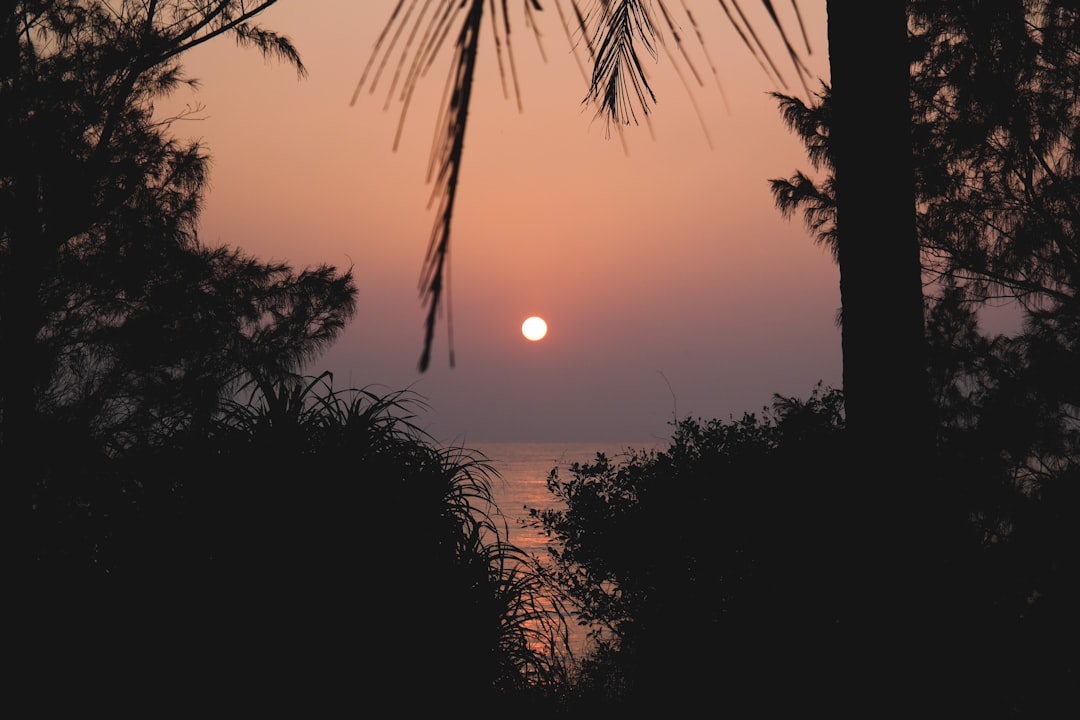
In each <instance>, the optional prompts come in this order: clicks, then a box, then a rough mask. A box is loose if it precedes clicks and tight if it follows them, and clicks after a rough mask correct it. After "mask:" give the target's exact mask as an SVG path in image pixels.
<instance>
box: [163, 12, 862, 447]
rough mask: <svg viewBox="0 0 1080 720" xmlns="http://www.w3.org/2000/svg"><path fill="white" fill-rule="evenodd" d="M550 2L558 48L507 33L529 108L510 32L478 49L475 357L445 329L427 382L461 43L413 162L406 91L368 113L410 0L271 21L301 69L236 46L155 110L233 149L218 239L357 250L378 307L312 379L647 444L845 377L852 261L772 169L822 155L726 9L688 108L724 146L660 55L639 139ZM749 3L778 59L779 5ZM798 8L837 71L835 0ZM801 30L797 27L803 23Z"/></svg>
mask: <svg viewBox="0 0 1080 720" xmlns="http://www.w3.org/2000/svg"><path fill="white" fill-rule="evenodd" d="M542 4H543V5H544V7H545V11H544V12H543V13H540V14H539V16H538V17H539V20H540V27H541V31H542V32H543V35H544V39H543V47H544V51H545V52H546V55H547V62H546V63H545V62H544V61H543V60H542V59H541V55H540V53H539V51H538V50H537V47H536V43H535V42H534V41H533V38H532V35H531V33H530V32H528V31H527V30H526V28H525V27H524V25H523V24H522V23H518V24H517V26H516V32H515V33H514V34H513V36H512V37H513V41H514V43H515V47H514V50H515V57H516V61H517V69H518V74H519V79H520V85H521V92H522V96H523V98H522V99H523V104H524V110H523V112H520V113H519V112H518V110H517V107H516V104H515V103H514V101H513V99H509V100H508V99H505V98H504V97H503V94H502V90H501V88H500V85H499V79H498V68H497V64H496V62H495V60H496V59H495V56H494V54H493V53H492V52H491V51H492V49H493V48H492V45H491V42H490V37H485V39H484V40H485V42H484V44H483V45H482V47H481V53H482V57H481V68H480V76H479V78H478V87H477V88H476V90H475V91H474V104H473V108H472V112H471V114H470V120H469V128H468V135H467V137H466V149H465V158H464V162H463V169H462V179H461V185H460V188H459V196H458V203H457V210H456V214H455V218H454V226H453V231H452V240H451V241H452V253H451V303H452V310H453V321H454V349H455V352H456V359H457V364H456V367H454V368H452V369H451V368H450V367H449V365H448V360H447V338H446V325H445V323H442V324H441V325H440V331H439V333H438V340H437V344H436V347H435V351H434V353H433V358H432V367H431V369H429V370H428V372H427V373H425V374H423V375H421V374H420V373H419V372H418V371H417V360H418V358H419V356H420V351H421V347H422V339H423V320H424V308H423V307H422V305H421V303H420V299H419V296H418V287H417V283H418V280H419V274H420V269H421V263H422V260H423V257H424V253H425V250H426V246H427V241H428V237H429V234H430V231H431V227H432V223H433V221H434V211H433V210H432V209H429V208H428V202H427V201H428V197H429V195H430V193H431V187H430V185H428V184H427V183H426V169H427V160H428V152H429V150H430V147H431V142H432V134H433V132H434V129H435V120H436V114H437V111H438V109H439V105H440V102H441V100H440V98H441V94H442V90H443V86H444V81H445V68H446V64H447V61H448V56H447V55H445V54H444V57H443V58H442V60H443V62H442V63H441V64H440V65H439V66H438V67H437V68H436V69H434V70H433V72H432V74H431V75H430V76H429V77H427V78H426V79H425V80H424V82H423V83H422V90H423V91H422V92H421V93H419V94H418V96H417V97H416V98H415V99H414V100H413V103H412V105H411V107H410V110H409V115H408V117H407V119H406V125H405V132H404V136H403V139H402V145H401V147H400V149H399V150H398V151H397V152H394V151H393V149H392V144H393V138H394V133H395V128H396V125H397V122H398V117H399V112H400V107H401V106H400V104H399V103H392V104H391V106H390V108H389V109H388V110H386V109H384V101H385V95H386V90H387V88H388V87H389V85H388V84H386V83H383V84H381V85H380V86H379V88H378V89H377V90H376V93H375V94H373V95H367V94H365V95H363V96H362V97H361V100H360V102H359V103H358V104H357V105H356V106H354V107H350V105H349V100H350V99H351V97H352V94H353V90H354V88H355V86H356V83H357V81H358V80H359V79H360V76H361V73H362V71H363V68H364V65H365V63H366V61H367V59H368V56H369V54H370V53H371V50H372V48H373V45H374V42H375V40H376V38H377V36H378V34H379V32H380V30H381V29H382V27H383V25H384V24H385V22H386V19H387V18H388V17H389V14H390V11H391V10H392V8H393V6H394V0H385V1H382V0H380V1H375V0H371V1H367V0H365V2H356V1H355V0H319V2H300V0H281V2H280V3H279V4H278V5H276V6H274V7H273V8H271V9H270V10H269V11H267V12H266V13H265V14H264V15H262V16H261V23H262V24H263V25H265V26H267V27H269V28H271V29H273V30H275V31H277V32H280V33H282V34H284V35H287V36H289V37H290V38H291V39H292V40H293V42H294V43H295V44H296V46H297V48H298V49H299V51H300V54H301V56H302V58H303V61H304V63H305V64H306V66H307V67H308V70H309V76H308V77H307V78H306V79H303V80H298V79H297V78H296V75H295V73H293V72H292V71H291V70H290V69H289V68H288V67H287V66H284V65H280V64H277V63H273V62H271V63H266V62H264V61H263V59H262V58H261V56H260V55H259V54H258V53H257V52H256V51H254V50H245V49H241V48H237V47H236V46H235V45H234V44H233V43H232V42H231V41H229V40H218V41H215V42H213V43H209V44H208V45H206V46H203V47H201V48H199V49H197V50H195V51H193V52H191V53H190V54H189V55H188V56H187V57H186V58H185V62H184V65H185V68H186V70H187V73H188V74H189V75H190V76H193V77H196V78H199V79H200V80H201V82H202V85H201V88H200V90H199V91H198V93H197V94H196V95H194V96H191V95H189V94H187V93H184V94H181V95H178V96H177V97H175V98H173V101H172V103H168V104H166V103H162V104H161V106H162V108H165V106H166V105H170V106H171V105H173V104H179V105H183V104H184V103H190V102H198V103H201V104H202V105H203V106H204V108H205V109H204V110H203V112H202V113H201V117H203V119H202V120H200V121H197V122H183V123H179V124H177V125H175V126H174V131H175V133H176V134H177V135H178V136H180V137H184V138H187V137H194V138H201V139H202V140H203V141H204V143H205V144H206V147H207V149H208V151H209V153H210V155H211V157H212V158H213V166H212V174H211V187H210V190H209V193H208V196H207V199H206V205H205V211H204V213H203V217H202V224H201V234H202V238H203V240H204V241H205V242H206V243H208V244H211V245H217V244H227V245H232V246H238V247H241V248H243V249H244V250H246V251H248V252H250V253H252V254H254V255H256V256H258V257H260V258H262V259H266V260H271V259H273V260H284V261H287V262H290V263H292V264H293V265H295V266H298V267H302V266H304V265H315V264H318V263H323V262H325V263H330V264H335V265H338V266H348V265H350V264H351V265H352V266H353V268H354V273H355V276H356V281H357V285H358V286H359V290H360V292H359V312H358V313H357V315H356V317H355V319H354V320H353V322H352V323H351V325H350V326H349V328H348V329H347V330H346V331H345V333H344V335H343V336H342V338H341V339H340V340H339V341H338V343H337V344H336V345H335V346H334V347H332V348H331V349H330V350H329V351H328V352H327V353H326V354H325V355H323V356H322V357H321V358H319V359H317V360H316V361H314V362H313V363H312V364H311V365H310V366H309V367H308V372H309V373H311V374H316V373H318V372H321V371H322V370H330V371H332V372H333V373H334V378H335V386H336V387H338V388H345V387H350V386H351V387H369V388H370V389H373V390H375V391H377V392H390V391H395V390H402V389H406V388H409V389H411V390H413V391H415V392H416V393H418V394H419V395H421V396H423V397H424V398H425V399H426V401H427V403H428V404H429V406H430V409H428V410H424V411H420V413H419V416H418V417H417V419H416V421H417V423H418V424H419V425H420V426H421V427H423V428H425V429H426V430H428V431H429V432H430V433H431V434H432V435H433V436H434V437H435V439H437V440H439V441H442V442H448V443H455V444H456V443H464V444H466V445H468V444H470V443H474V442H475V443H479V442H491V441H499V440H517V441H597V442H611V441H616V442H629V443H631V444H638V443H643V442H651V441H656V440H662V439H665V438H667V437H669V436H670V433H671V426H670V423H671V421H672V419H673V418H674V417H676V416H677V417H679V418H684V417H687V416H692V417H702V418H714V417H717V418H727V417H729V416H736V417H738V416H741V415H742V413H743V412H746V411H750V412H756V411H760V409H761V408H762V407H763V406H765V405H767V404H769V403H770V402H771V399H772V395H773V393H781V394H784V395H796V396H800V397H805V396H806V395H808V394H809V393H810V391H811V390H812V388H813V387H814V384H815V383H816V382H817V381H818V380H823V381H824V382H825V383H826V384H828V385H832V386H839V384H840V374H841V357H840V333H839V329H838V328H837V327H836V325H835V322H834V320H835V316H836V312H837V309H838V308H839V306H840V299H839V288H838V282H839V275H838V272H837V269H836V267H835V266H834V264H833V263H832V260H831V258H830V257H829V255H828V253H827V252H826V251H825V250H824V249H823V248H820V247H818V246H816V245H814V244H813V242H812V240H811V239H810V237H809V235H808V234H807V232H806V231H805V229H804V228H803V226H802V224H801V222H800V221H798V220H797V219H796V220H792V221H786V220H784V219H783V218H782V217H781V215H780V213H779V212H778V211H777V210H776V208H775V206H774V204H773V200H772V197H771V194H770V192H769V186H768V182H767V181H768V179H770V178H775V177H787V176H789V175H790V174H791V172H792V171H793V170H795V169H804V170H807V171H809V170H810V166H809V163H808V162H807V161H806V159H805V155H804V153H803V150H802V147H801V146H800V144H799V143H798V141H797V140H796V139H795V138H794V137H793V136H792V135H791V134H790V133H789V132H788V131H787V129H786V127H785V126H784V125H783V123H782V121H781V119H780V116H779V114H778V112H777V109H776V104H775V102H774V101H773V100H772V99H771V98H769V97H768V96H767V93H768V92H769V91H771V90H774V89H778V88H775V87H774V85H773V84H772V82H771V81H770V79H769V77H768V76H766V75H765V74H764V72H763V71H762V70H761V69H760V68H759V66H758V65H757V63H756V61H755V60H754V59H753V58H752V57H751V56H750V54H749V53H748V51H747V50H746V49H745V48H744V47H743V46H742V44H741V42H740V41H739V40H738V36H737V35H736V33H735V32H734V30H732V29H731V27H730V26H729V25H728V24H727V21H726V19H725V17H724V15H723V12H722V9H721V8H720V6H719V4H718V3H716V2H690V3H688V5H689V6H690V7H691V9H692V10H694V12H695V16H696V17H697V18H698V20H699V22H700V23H701V24H702V25H703V27H704V29H705V31H706V32H707V33H708V38H707V40H708V43H709V44H708V48H709V53H710V55H711V57H712V58H713V60H714V61H715V63H716V65H717V67H718V72H719V81H720V85H721V86H722V91H721V89H720V87H718V85H717V83H716V81H715V80H713V79H712V77H711V76H710V75H709V69H708V65H707V64H706V63H705V62H704V56H702V55H701V52H700V50H697V51H696V52H697V59H698V60H699V61H701V64H700V66H699V67H700V68H701V69H702V71H703V72H704V73H705V80H706V82H705V85H704V86H702V87H696V88H695V89H694V98H695V99H696V101H697V103H698V105H699V106H700V108H701V110H702V112H703V113H704V115H705V118H706V125H707V129H708V133H709V136H710V137H711V140H712V147H711V148H710V146H709V142H708V140H707V139H706V136H705V134H704V132H703V130H702V128H701V126H700V124H699V121H698V119H697V117H696V116H695V114H694V112H693V105H692V104H691V102H690V100H689V96H688V95H687V93H686V91H685V90H684V88H683V86H682V85H681V83H680V81H679V79H678V76H677V75H675V74H674V73H673V72H672V65H671V62H670V60H669V59H668V58H667V57H665V56H663V55H662V56H661V57H660V60H659V63H658V64H655V65H651V66H650V67H649V68H648V69H649V72H650V77H651V78H652V83H653V88H654V90H655V91H656V92H657V95H658V98H659V101H658V104H657V106H656V108H655V113H654V114H653V116H652V118H653V127H654V130H655V135H656V137H655V139H652V138H650V135H649V130H648V128H647V127H645V126H641V127H631V128H629V129H628V132H627V134H626V137H627V142H628V145H629V152H628V153H624V151H623V148H622V146H621V145H620V143H619V142H618V140H617V139H614V138H612V139H606V138H605V133H604V126H603V124H602V123H601V122H599V121H594V120H593V111H592V109H591V108H584V107H583V106H582V105H581V101H582V99H583V97H584V95H585V84H584V82H585V81H584V80H583V79H582V76H581V74H580V72H579V70H578V68H577V65H576V64H575V62H574V60H573V58H572V56H571V54H570V49H569V45H568V42H567V40H566V37H565V36H564V34H563V30H562V26H561V24H560V23H559V17H558V14H557V13H556V9H555V4H554V0H544V2H543V3H542ZM511 5H512V8H511V11H512V12H513V8H514V7H516V5H514V4H511ZM743 5H744V9H746V10H747V11H748V14H751V13H750V11H751V10H753V13H752V18H753V19H754V21H755V22H756V25H757V27H758V31H759V33H760V34H761V36H762V37H763V38H768V39H771V40H772V42H769V47H770V48H773V49H774V51H775V52H776V53H777V57H778V59H779V57H781V55H780V53H781V49H782V48H781V46H780V43H779V41H778V40H776V35H775V33H774V32H772V31H771V28H770V27H769V25H768V22H769V21H768V19H767V17H765V16H764V14H763V12H762V11H761V10H760V8H759V7H758V5H759V3H756V2H747V3H744V4H743ZM676 6H677V5H676ZM781 6H782V7H781V10H783V11H787V10H788V7H787V5H786V4H783V3H781ZM799 7H800V9H801V10H802V12H803V17H804V19H805V20H806V21H807V23H808V30H809V35H810V43H811V49H812V54H811V55H810V56H809V57H808V60H809V65H810V67H811V70H812V71H813V72H814V73H815V75H816V76H827V72H828V57H827V47H826V44H825V38H826V27H825V3H824V2H802V3H800V5H799ZM515 19H520V17H516V18H515ZM782 19H784V20H785V22H787V23H788V29H789V30H790V31H791V32H792V33H797V31H796V26H795V25H794V19H793V16H792V15H791V13H790V12H784V13H782ZM688 30H689V28H688ZM689 34H690V35H692V33H689ZM782 67H784V69H786V70H787V72H786V76H787V78H788V80H789V82H790V83H792V84H791V87H790V88H789V91H790V92H792V93H796V94H798V93H800V92H801V90H800V86H799V85H797V84H795V83H794V81H795V75H794V73H793V72H792V71H791V70H790V66H789V65H786V66H782ZM725 95H726V98H727V101H728V104H729V105H730V114H729V113H728V111H727V110H726V109H725V105H724V97H725ZM529 315H540V316H542V317H544V318H545V319H546V320H547V322H548V325H549V334H548V336H547V338H546V339H544V340H543V341H540V342H537V343H532V342H529V341H527V340H525V339H524V338H523V337H522V336H521V332H520V326H521V322H522V321H523V320H524V319H525V318H526V317H528V316H529Z"/></svg>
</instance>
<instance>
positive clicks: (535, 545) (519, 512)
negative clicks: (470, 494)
mask: <svg viewBox="0 0 1080 720" xmlns="http://www.w3.org/2000/svg"><path fill="white" fill-rule="evenodd" d="M465 445H466V447H467V448H469V449H471V450H477V451H479V452H481V453H483V454H484V456H485V457H486V461H487V463H488V464H489V465H491V467H492V468H493V469H494V470H495V471H496V472H498V474H499V476H498V477H492V478H491V494H492V499H493V500H494V501H495V505H496V506H497V507H498V508H499V511H500V512H501V513H502V515H503V517H504V518H505V520H506V525H507V530H508V538H507V539H508V541H509V542H510V543H511V544H513V545H514V546H516V547H518V548H519V549H521V550H524V551H526V552H528V553H530V554H532V555H535V556H539V557H540V558H541V559H544V558H546V557H547V549H546V548H547V543H548V539H547V538H546V537H545V536H544V535H543V533H542V532H540V531H539V530H538V529H536V528H531V527H529V526H528V525H527V524H526V521H527V520H528V519H529V509H530V508H536V509H549V508H555V507H558V505H559V503H558V501H557V500H556V498H555V497H554V496H553V495H552V494H551V493H549V492H548V489H547V478H548V475H549V474H550V473H551V470H552V468H558V470H559V475H560V477H563V478H567V477H570V475H569V468H570V466H571V465H572V464H573V463H582V464H584V463H589V462H592V461H594V460H595V459H596V454H597V453H598V452H602V453H604V454H605V455H606V456H607V457H608V459H609V460H611V461H612V462H618V461H619V459H620V457H621V456H624V455H626V454H627V453H628V452H629V451H630V450H643V449H652V448H659V447H662V446H663V447H666V444H664V445H662V444H661V443H657V442H652V443H640V442H638V443H635V442H629V443H611V442H608V443H590V442H573V443H558V442H500V443H472V444H470V443H465ZM587 631H588V629H587V628H583V627H579V626H577V625H576V624H575V623H573V622H571V623H570V633H571V635H570V647H571V648H572V650H573V652H574V653H575V655H578V656H581V655H582V654H583V653H584V651H585V650H586V648H587V642H586V640H587V638H586V635H587Z"/></svg>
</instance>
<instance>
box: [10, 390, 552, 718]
mask: <svg viewBox="0 0 1080 720" xmlns="http://www.w3.org/2000/svg"><path fill="white" fill-rule="evenodd" d="M272 387H273V392H274V393H275V397H274V398H268V397H266V396H265V395H264V394H263V392H264V391H263V389H262V388H261V387H255V386H252V390H251V395H250V397H249V398H248V399H247V400H246V401H243V402H240V401H237V402H234V403H231V404H230V405H229V408H228V409H227V411H226V412H225V413H224V414H222V415H221V416H220V417H217V418H215V419H214V420H213V422H212V423H211V425H210V430H209V432H206V429H205V428H200V429H192V430H190V431H185V432H180V433H177V434H175V435H173V436H172V437H171V438H169V442H168V444H165V445H159V446H158V447H153V448H139V449H137V450H135V451H132V452H130V453H128V454H126V455H125V456H123V457H116V458H111V459H109V460H108V461H107V462H101V461H99V462H94V463H81V464H80V465H79V466H78V467H72V468H71V469H70V471H71V472H72V474H73V475H75V476H76V477H73V478H72V480H73V481H76V480H77V482H72V487H77V488H79V489H81V490H82V491H83V493H84V494H83V495H82V496H78V497H72V498H70V501H69V503H68V505H67V512H66V515H65V517H63V518H57V519H56V525H55V528H54V530H53V532H51V533H50V534H49V536H48V540H49V542H50V547H48V548H45V549H43V552H42V553H41V561H40V562H39V563H38V564H37V566H36V567H37V570H38V575H37V578H36V580H37V584H36V587H35V590H34V592H33V597H34V598H35V600H36V603H35V604H34V606H33V607H29V608H24V613H25V614H24V617H26V618H28V619H34V620H38V621H42V622H45V621H48V622H50V623H52V625H51V627H43V626H37V627H36V628H35V630H34V632H33V633H32V634H31V637H28V638H26V641H27V647H26V648H24V649H25V651H26V652H28V653H31V656H32V657H34V658H36V659H37V660H38V661H39V662H40V663H41V665H40V666H35V669H34V672H35V673H41V678H39V680H47V681H51V680H48V679H55V678H64V679H65V680H70V681H72V682H74V683H79V684H80V685H81V684H82V683H85V684H86V685H88V686H94V685H100V687H98V688H97V689H96V690H94V693H95V695H97V694H98V693H102V692H108V691H109V690H110V689H111V688H116V684H117V682H121V683H122V687H123V689H124V692H125V693H129V694H130V695H131V697H132V698H140V699H141V698H145V697H147V696H155V695H156V696H159V697H160V696H165V697H173V698H175V700H174V701H175V702H176V703H177V705H179V706H182V707H183V708H184V709H191V710H194V709H195V708H198V707H201V706H203V704H204V703H206V702H224V703H226V704H233V703H240V704H241V705H245V706H247V707H248V708H249V709H263V708H267V709H268V708H270V707H289V708H297V709H298V708H300V707H305V708H308V709H311V708H322V709H326V710H330V709H337V708H339V707H340V703H341V702H343V701H350V698H355V697H356V693H358V692H360V693H362V694H363V695H364V696H365V698H366V699H365V702H374V701H376V699H380V700H379V701H380V702H381V701H383V700H385V701H388V702H389V701H392V702H394V703H395V706H396V707H398V708H401V709H402V710H403V711H404V710H408V709H409V708H413V707H415V708H421V707H429V702H430V697H431V696H430V695H429V693H436V694H437V695H438V696H439V697H440V698H442V700H443V701H444V702H448V703H454V704H459V703H460V704H461V705H462V706H464V705H465V704H466V703H468V704H469V705H470V706H473V707H476V708H478V709H481V708H485V707H490V708H491V709H496V708H502V707H515V706H517V705H518V704H520V703H522V702H523V698H534V702H553V701H552V698H554V697H556V696H557V692H556V690H557V688H559V687H561V686H563V685H564V684H565V681H564V680H563V675H564V674H565V672H566V662H567V660H568V658H567V653H568V649H567V647H566V643H567V640H566V638H567V630H566V627H565V620H564V618H563V616H562V615H560V614H558V613H553V612H552V611H551V608H550V604H549V603H548V602H547V600H546V597H545V595H544V592H545V590H546V589H545V586H544V585H543V583H542V578H541V576H540V575H539V574H538V572H537V570H536V568H535V567H534V562H533V560H532V559H531V558H530V557H529V556H528V555H527V554H525V553H524V552H523V551H521V550H519V549H518V548H516V547H514V546H512V545H511V544H509V543H508V542H507V541H506V527H505V521H504V520H503V519H502V518H501V516H500V515H499V511H498V508H497V507H495V505H494V504H493V502H492V499H491V493H490V483H491V482H492V481H493V480H494V479H496V478H497V477H498V476H497V473H496V472H495V471H494V470H493V469H492V468H491V466H490V465H488V464H487V461H486V459H485V458H484V457H483V456H482V455H480V454H479V453H477V452H474V451H470V450H466V449H464V448H454V447H445V448H444V447H440V446H438V445H437V444H435V443H434V442H433V441H431V440H430V438H428V437H427V436H426V435H425V434H424V433H423V432H422V431H420V430H419V429H418V428H417V427H416V426H415V425H413V424H412V422H411V420H412V418H413V417H414V416H413V414H412V413H413V412H415V411H416V410H417V409H422V408H423V407H425V406H424V405H423V403H422V401H421V400H419V399H418V398H416V397H413V396H411V395H409V394H407V393H404V392H399V393H390V394H387V395H377V394H375V393H373V392H372V391H370V390H349V391H340V390H334V389H333V388H332V378H331V377H330V376H329V375H328V374H323V375H320V376H318V377H314V378H306V379H304V380H302V381H301V380H299V379H293V380H286V381H282V382H280V383H278V384H276V385H274V386H272ZM90 489H94V490H95V491H96V493H97V494H96V495H95V496H93V497H91V496H89V495H88V494H86V493H88V492H89V491H90ZM73 578H78V579H79V580H78V583H77V584H76V585H74V587H77V588H79V589H80V591H81V592H82V594H83V596H82V598H81V599H80V602H81V603H83V604H84V605H83V607H81V608H80V610H79V611H78V612H75V613H64V612H62V611H61V610H60V607H59V606H62V605H63V604H64V603H66V602H68V601H67V600H66V599H60V598H57V597H55V596H53V595H52V594H51V593H52V592H55V591H56V589H57V588H58V587H64V586H67V585H68V583H70V582H71V580H72V579H73ZM58 580H59V581H60V583H59V584H58V582H57V581H58ZM54 612H55V613H56V614H55V615H53V613H54ZM34 643H41V645H40V648H39V649H38V650H36V651H34V650H33V647H34ZM52 643H55V645H53V644H52ZM106 646H108V647H109V648H111V651H110V656H111V657H112V658H114V659H113V660H111V661H110V662H108V663H105V664H103V665H102V666H100V667H82V668H80V667H79V666H80V665H81V663H83V662H90V660H91V658H92V657H93V655H94V654H95V653H98V652H100V651H101V649H102V648H103V647H106ZM54 647H59V648H63V652H62V653H60V657H57V656H54V655H51V654H50V651H51V650H52V649H53V648H54ZM194 664H197V666H198V673H199V675H200V676H201V679H200V680H199V681H198V683H197V684H195V685H194V686H187V683H188V682H189V680H188V679H187V678H188V677H189V675H190V669H191V667H192V666H193V665H194ZM69 673H70V674H69ZM402 682H409V683H414V684H416V685H417V687H418V688H422V689H423V692H417V693H412V694H406V695H405V696H402V695H401V694H400V688H401V684H402ZM181 693H182V694H183V696H184V697H183V698H177V697H176V695H177V694H181Z"/></svg>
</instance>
